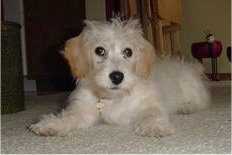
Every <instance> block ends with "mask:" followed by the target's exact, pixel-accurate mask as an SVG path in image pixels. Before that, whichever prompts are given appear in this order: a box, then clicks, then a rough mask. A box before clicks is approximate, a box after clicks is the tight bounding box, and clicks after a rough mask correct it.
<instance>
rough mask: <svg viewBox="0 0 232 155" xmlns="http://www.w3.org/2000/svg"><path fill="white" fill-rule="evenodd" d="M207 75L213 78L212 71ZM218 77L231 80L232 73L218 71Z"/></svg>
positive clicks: (221, 79)
mask: <svg viewBox="0 0 232 155" xmlns="http://www.w3.org/2000/svg"><path fill="white" fill-rule="evenodd" d="M206 76H207V77H208V78H209V79H212V78H211V77H212V73H206ZM217 77H218V79H219V80H220V81H230V80H231V73H218V74H217Z"/></svg>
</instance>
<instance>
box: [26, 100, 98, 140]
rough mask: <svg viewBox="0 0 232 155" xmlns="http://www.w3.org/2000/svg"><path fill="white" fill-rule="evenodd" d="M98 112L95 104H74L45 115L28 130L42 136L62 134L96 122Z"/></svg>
mask: <svg viewBox="0 0 232 155" xmlns="http://www.w3.org/2000/svg"><path fill="white" fill-rule="evenodd" d="M98 115H99V114H98V112H97V109H96V108H95V106H93V105H85V104H76V105H75V104H74V105H71V106H69V107H67V109H66V110H63V111H62V112H61V113H59V114H57V115H54V114H50V115H46V116H43V117H42V118H41V120H40V121H39V122H37V123H35V124H32V125H31V126H30V127H29V130H30V131H32V132H33V133H35V134H37V135H42V136H55V135H58V136H63V135H66V134H67V132H68V131H70V130H72V129H75V128H87V127H89V126H92V125H94V124H95V123H97V122H98V117H99V116H98Z"/></svg>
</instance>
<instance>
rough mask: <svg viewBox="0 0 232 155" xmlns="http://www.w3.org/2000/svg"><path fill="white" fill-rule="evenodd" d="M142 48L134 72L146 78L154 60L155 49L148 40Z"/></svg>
mask: <svg viewBox="0 0 232 155" xmlns="http://www.w3.org/2000/svg"><path fill="white" fill-rule="evenodd" d="M142 50H143V51H141V53H142V56H141V58H140V59H139V61H137V62H136V64H135V72H136V74H137V75H138V76H139V77H141V78H143V79H147V78H148V77H149V75H150V73H151V70H152V66H153V64H154V62H155V57H156V56H155V50H154V48H153V47H152V45H150V43H148V42H147V43H146V47H145V48H144V49H142Z"/></svg>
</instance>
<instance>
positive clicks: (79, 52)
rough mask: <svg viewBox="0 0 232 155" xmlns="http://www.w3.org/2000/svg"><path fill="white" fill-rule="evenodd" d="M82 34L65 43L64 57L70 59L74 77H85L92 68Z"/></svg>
mask: <svg viewBox="0 0 232 155" xmlns="http://www.w3.org/2000/svg"><path fill="white" fill-rule="evenodd" d="M83 48H84V47H83V41H82V39H81V37H80V36H78V37H74V38H71V39H69V40H68V41H67V42H66V44H65V49H64V53H63V54H64V57H65V58H66V59H67V60H68V63H69V66H70V68H71V72H72V75H73V77H75V78H79V79H83V78H84V77H86V75H87V74H88V73H89V71H90V69H91V65H90V63H89V62H90V61H89V58H88V56H87V53H86V52H85V50H84V49H83Z"/></svg>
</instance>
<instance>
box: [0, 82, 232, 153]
mask: <svg viewBox="0 0 232 155" xmlns="http://www.w3.org/2000/svg"><path fill="white" fill-rule="evenodd" d="M210 85H211V86H212V88H211V92H212V96H213V103H212V108H211V109H209V110H206V111H203V112H199V113H195V114H191V115H175V116H174V117H173V124H174V126H175V133H174V134H173V135H171V136H168V137H164V138H159V139H157V138H149V137H140V136H137V135H135V134H134V133H133V132H132V130H131V128H129V127H123V126H121V127H119V126H110V125H106V124H104V125H98V126H95V127H91V128H89V129H87V130H83V129H80V130H75V131H73V132H71V133H70V135H68V136H66V137H39V136H36V135H34V134H32V133H29V132H27V131H26V126H28V125H29V124H31V123H32V122H33V121H35V120H36V118H37V117H38V116H39V115H41V114H46V113H48V112H52V111H55V110H56V109H57V108H58V107H59V106H60V105H61V103H65V100H66V98H67V93H66V94H56V95H49V96H36V95H35V94H34V93H26V110H25V111H23V112H19V113H16V114H11V115H3V116H2V118H1V126H2V128H1V131H2V134H1V153H50V154H51V153H56V154H58V153H187V154H188V153H228V154H229V153H231V86H230V85H231V84H230V82H229V81H227V82H211V83H210Z"/></svg>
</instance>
